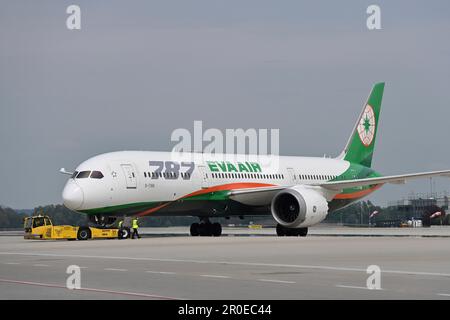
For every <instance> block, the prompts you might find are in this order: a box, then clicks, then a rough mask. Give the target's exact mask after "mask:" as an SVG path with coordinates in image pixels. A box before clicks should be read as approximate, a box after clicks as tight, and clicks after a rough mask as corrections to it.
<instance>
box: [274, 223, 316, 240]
mask: <svg viewBox="0 0 450 320" xmlns="http://www.w3.org/2000/svg"><path fill="white" fill-rule="evenodd" d="M307 234H308V228H286V227H284V226H282V225H281V224H277V235H278V236H279V237H284V236H286V237H306V235H307Z"/></svg>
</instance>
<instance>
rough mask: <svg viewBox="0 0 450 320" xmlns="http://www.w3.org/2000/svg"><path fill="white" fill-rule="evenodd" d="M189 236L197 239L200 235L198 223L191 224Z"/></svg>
mask: <svg viewBox="0 0 450 320" xmlns="http://www.w3.org/2000/svg"><path fill="white" fill-rule="evenodd" d="M190 231H191V236H193V237H197V236H199V235H200V225H199V224H198V223H193V224H191V230H190Z"/></svg>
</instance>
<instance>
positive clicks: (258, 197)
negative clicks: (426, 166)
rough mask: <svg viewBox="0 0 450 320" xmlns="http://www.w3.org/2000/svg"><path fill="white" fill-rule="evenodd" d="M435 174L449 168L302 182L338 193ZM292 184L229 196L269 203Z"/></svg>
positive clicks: (246, 201) (446, 172) (448, 173)
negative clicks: (340, 179)
mask: <svg viewBox="0 0 450 320" xmlns="http://www.w3.org/2000/svg"><path fill="white" fill-rule="evenodd" d="M436 176H445V177H450V170H442V171H430V172H419V173H410V174H401V175H394V176H385V177H376V178H365V179H355V180H342V181H329V182H322V183H313V184H304V185H305V186H318V187H322V188H325V189H328V190H330V191H332V192H333V191H334V192H336V193H339V192H341V191H342V189H345V188H351V187H359V186H368V185H376V184H385V183H393V184H404V183H406V181H407V180H412V179H418V178H431V177H436ZM290 187H293V186H273V187H259V188H246V189H238V190H231V191H230V193H229V197H230V199H232V200H235V201H238V202H241V203H243V204H247V205H261V206H263V205H270V203H271V202H272V198H273V197H274V196H275V195H276V194H277V193H278V192H279V191H281V190H284V189H286V188H290Z"/></svg>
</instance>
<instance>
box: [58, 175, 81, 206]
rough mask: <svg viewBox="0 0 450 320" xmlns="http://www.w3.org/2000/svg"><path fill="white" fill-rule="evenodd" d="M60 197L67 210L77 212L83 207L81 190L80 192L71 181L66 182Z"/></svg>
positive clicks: (76, 185)
mask: <svg viewBox="0 0 450 320" xmlns="http://www.w3.org/2000/svg"><path fill="white" fill-rule="evenodd" d="M62 197H63V203H64V205H65V206H66V207H67V208H69V209H72V210H77V209H79V208H81V206H82V205H83V200H84V195H83V190H81V188H80V187H79V186H78V184H77V183H76V182H75V181H74V180H73V179H70V180H69V181H68V182H67V184H66V186H65V187H64V190H63V194H62Z"/></svg>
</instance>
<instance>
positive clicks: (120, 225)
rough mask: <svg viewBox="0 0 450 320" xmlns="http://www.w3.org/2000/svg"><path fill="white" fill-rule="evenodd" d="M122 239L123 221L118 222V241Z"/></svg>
mask: <svg viewBox="0 0 450 320" xmlns="http://www.w3.org/2000/svg"><path fill="white" fill-rule="evenodd" d="M122 237H123V220H120V221H119V239H122Z"/></svg>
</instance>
